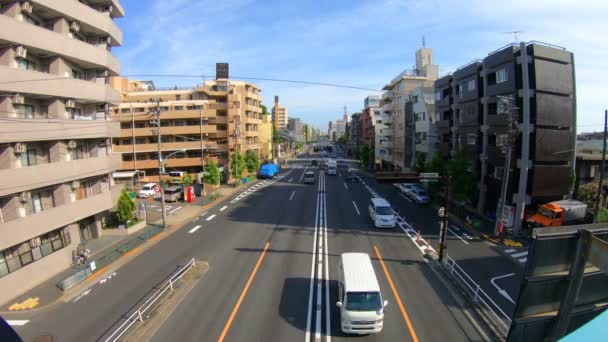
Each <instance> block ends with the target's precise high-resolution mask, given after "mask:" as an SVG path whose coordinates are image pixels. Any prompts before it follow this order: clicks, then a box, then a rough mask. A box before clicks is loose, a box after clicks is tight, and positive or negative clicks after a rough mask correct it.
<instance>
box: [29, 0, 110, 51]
mask: <svg viewBox="0 0 608 342" xmlns="http://www.w3.org/2000/svg"><path fill="white" fill-rule="evenodd" d="M32 2H34V3H37V4H39V5H41V6H44V7H46V8H49V9H52V10H53V11H57V12H60V13H63V14H65V15H66V16H68V17H71V18H73V19H75V20H77V21H79V22H80V23H81V24H80V25H81V26H83V25H87V26H92V27H93V28H94V30H95V31H98V32H96V33H97V34H98V35H107V36H110V37H112V39H113V40H114V41H115V42H116V44H114V45H122V32H121V31H120V29H119V28H118V26H116V24H115V23H114V21H113V20H112V18H110V16H108V15H107V14H105V13H102V12H99V11H97V10H95V9H93V8H91V7H89V6H87V5H84V4H81V3H79V2H74V1H72V0H32Z"/></svg>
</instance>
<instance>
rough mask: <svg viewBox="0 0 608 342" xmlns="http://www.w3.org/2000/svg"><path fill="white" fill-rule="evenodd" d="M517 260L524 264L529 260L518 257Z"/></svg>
mask: <svg viewBox="0 0 608 342" xmlns="http://www.w3.org/2000/svg"><path fill="white" fill-rule="evenodd" d="M517 261H519V262H521V263H522V264H525V263H526V261H528V258H521V259H517Z"/></svg>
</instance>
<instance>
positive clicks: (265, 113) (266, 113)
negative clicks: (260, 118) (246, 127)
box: [260, 104, 269, 115]
mask: <svg viewBox="0 0 608 342" xmlns="http://www.w3.org/2000/svg"><path fill="white" fill-rule="evenodd" d="M260 108H262V115H268V114H269V113H268V108H266V106H264V105H263V104H261V105H260Z"/></svg>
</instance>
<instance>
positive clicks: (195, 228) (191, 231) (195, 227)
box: [188, 225, 201, 234]
mask: <svg viewBox="0 0 608 342" xmlns="http://www.w3.org/2000/svg"><path fill="white" fill-rule="evenodd" d="M200 228H201V226H200V225H198V226H194V228H192V229H190V230H189V231H188V233H190V234H192V233H194V232H195V231H197V230H199V229H200Z"/></svg>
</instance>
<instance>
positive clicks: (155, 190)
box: [152, 185, 160, 193]
mask: <svg viewBox="0 0 608 342" xmlns="http://www.w3.org/2000/svg"><path fill="white" fill-rule="evenodd" d="M152 190H154V192H156V193H160V187H159V186H158V185H155V186H154V187H153V188H152Z"/></svg>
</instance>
